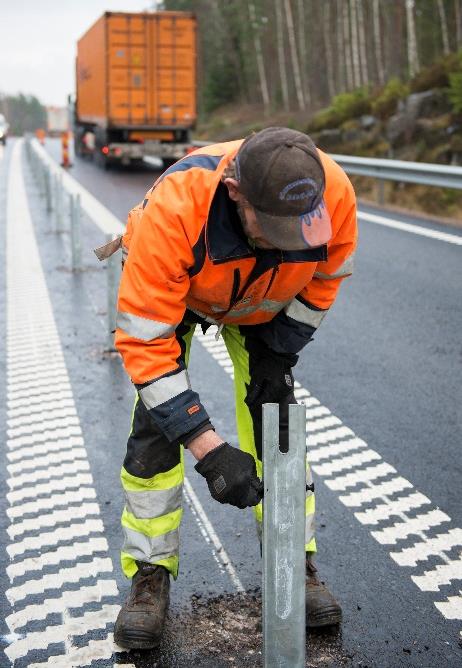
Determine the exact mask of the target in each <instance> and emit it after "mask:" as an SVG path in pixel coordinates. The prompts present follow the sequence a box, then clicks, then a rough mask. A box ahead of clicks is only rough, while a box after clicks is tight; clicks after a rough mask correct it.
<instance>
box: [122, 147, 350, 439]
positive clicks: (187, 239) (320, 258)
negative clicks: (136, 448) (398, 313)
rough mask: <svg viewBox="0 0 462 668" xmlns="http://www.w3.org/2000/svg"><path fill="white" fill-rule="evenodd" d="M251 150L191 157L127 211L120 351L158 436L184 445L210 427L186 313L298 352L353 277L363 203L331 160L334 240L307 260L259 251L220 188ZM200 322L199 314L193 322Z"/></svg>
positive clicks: (208, 151) (327, 162)
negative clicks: (185, 347) (192, 379)
mask: <svg viewBox="0 0 462 668" xmlns="http://www.w3.org/2000/svg"><path fill="white" fill-rule="evenodd" d="M241 143H242V140H239V141H233V142H227V143H223V144H215V145H212V146H207V147H204V148H203V149H199V150H196V151H194V152H193V153H191V154H189V155H188V156H186V157H185V158H183V159H182V160H180V161H179V162H177V163H176V164H174V165H173V166H172V167H170V168H169V169H167V171H166V172H164V174H163V175H162V176H161V177H160V178H159V179H158V180H157V181H156V183H155V184H154V187H153V188H152V190H151V191H150V192H149V193H148V194H147V195H146V199H145V200H144V202H143V203H142V204H140V205H138V207H135V209H133V210H132V211H131V212H130V216H129V224H128V226H127V232H126V234H125V236H124V239H123V246H124V247H125V250H127V247H129V253H128V256H127V259H126V262H125V267H124V271H123V273H122V278H121V283H120V290H119V300H118V314H117V331H116V339H115V341H116V347H117V349H118V350H119V352H120V353H121V355H122V357H123V360H124V365H125V368H126V369H127V372H128V374H129V375H130V377H131V379H132V381H133V382H134V383H135V385H136V386H137V387H138V391H139V394H140V398H141V400H142V401H143V403H144V404H145V406H146V407H147V408H148V410H149V411H150V413H151V415H152V417H153V419H154V421H155V422H156V424H157V426H158V427H159V428H160V429H161V430H162V431H163V433H164V434H165V435H166V436H167V438H169V440H171V441H180V440H181V439H182V438H185V437H186V436H187V435H188V434H190V433H191V432H194V431H195V430H197V429H198V427H199V426H200V425H201V424H203V423H204V421H207V420H208V416H207V413H206V411H205V409H204V407H203V406H202V404H201V403H200V400H199V397H198V395H197V393H196V392H194V391H193V390H192V389H191V386H190V383H189V378H188V374H187V370H186V369H185V368H184V365H183V363H182V361H181V360H180V359H179V358H180V355H181V348H180V344H179V342H178V340H177V338H176V336H175V330H176V328H177V327H178V325H179V324H180V323H181V322H182V320H183V318H184V316H185V313H186V310H188V311H189V312H190V314H191V315H192V314H194V315H193V316H192V317H193V318H196V319H197V320H198V321H206V322H209V323H214V324H218V325H219V324H227V323H231V324H237V325H259V326H258V327H257V328H256V331H258V332H259V335H261V338H262V340H263V341H264V342H265V343H266V345H268V346H269V347H270V348H272V349H273V350H274V351H275V352H280V353H297V352H298V351H299V350H300V349H301V348H302V347H303V346H304V344H305V343H307V342H308V341H309V340H310V338H311V337H312V335H313V332H314V331H315V329H316V328H317V327H318V326H319V324H320V322H321V320H322V318H323V317H324V316H325V314H326V312H327V310H328V309H329V307H330V306H331V305H332V303H333V302H334V300H335V297H336V294H337V291H338V288H339V286H340V283H341V282H342V280H343V279H344V278H345V277H346V276H348V275H350V274H351V272H352V266H353V254H354V249H355V246H356V239H357V224H356V201H355V195H354V191H353V187H352V185H351V183H350V181H349V179H348V177H347V176H346V174H345V173H344V172H343V170H342V169H341V168H340V167H339V166H338V165H337V164H336V163H335V162H334V161H333V160H332V159H331V158H329V157H328V156H327V155H326V154H324V153H322V152H321V151H319V153H320V157H321V160H322V163H323V166H324V170H325V174H326V190H325V193H324V205H325V206H326V207H327V211H328V212H329V215H330V217H331V223H332V238H331V240H330V241H329V242H328V243H327V244H326V245H325V246H321V247H319V248H314V249H308V248H307V249H306V250H302V251H279V250H259V249H253V248H252V247H251V246H250V245H249V243H248V241H247V239H246V237H245V235H244V233H243V230H242V226H241V224H240V220H239V217H238V214H237V209H236V205H235V203H234V202H233V201H232V200H231V199H230V198H229V197H228V193H227V188H226V186H225V185H224V184H223V183H222V182H221V178H222V175H223V172H224V170H225V168H226V166H227V165H228V164H229V163H230V161H231V160H233V158H234V157H235V155H236V153H237V151H238V149H239V147H240V145H241ZM191 312H192V313H191Z"/></svg>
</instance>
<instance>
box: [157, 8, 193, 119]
mask: <svg viewBox="0 0 462 668" xmlns="http://www.w3.org/2000/svg"><path fill="white" fill-rule="evenodd" d="M151 40H152V41H151V44H152V59H151V76H150V89H149V98H150V108H151V110H152V113H153V122H154V123H155V124H156V125H160V126H171V127H182V128H187V127H190V126H192V125H194V122H195V120H196V25H195V20H194V19H193V18H191V17H190V16H181V15H179V14H174V13H172V14H171V15H169V14H162V13H159V14H157V15H156V14H153V15H152V32H151Z"/></svg>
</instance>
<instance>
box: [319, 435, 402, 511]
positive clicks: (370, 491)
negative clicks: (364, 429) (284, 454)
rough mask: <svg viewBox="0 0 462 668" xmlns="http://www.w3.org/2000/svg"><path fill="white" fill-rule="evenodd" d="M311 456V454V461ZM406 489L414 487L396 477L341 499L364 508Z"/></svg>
mask: <svg viewBox="0 0 462 668" xmlns="http://www.w3.org/2000/svg"><path fill="white" fill-rule="evenodd" d="M363 442H364V441H363ZM364 446H365V447H367V444H366V443H364ZM311 456H312V455H311V452H310V459H311ZM404 489H413V487H412V485H411V483H410V482H409V480H406V479H405V478H401V476H396V477H395V478H392V479H391V480H386V481H385V482H380V483H376V484H374V485H373V484H371V485H370V487H366V489H362V490H361V491H360V492H351V493H350V494H345V495H344V496H341V497H340V501H341V502H342V503H343V504H344V505H345V506H362V505H364V504H365V503H370V502H371V501H374V499H381V498H382V497H383V496H391V495H392V494H395V493H396V492H402V491H403V490H404Z"/></svg>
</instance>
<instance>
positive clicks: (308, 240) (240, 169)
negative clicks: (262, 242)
mask: <svg viewBox="0 0 462 668" xmlns="http://www.w3.org/2000/svg"><path fill="white" fill-rule="evenodd" d="M235 164H236V179H237V180H238V181H239V191H240V192H241V193H242V194H243V195H244V197H245V198H246V200H247V201H248V202H249V203H250V204H251V205H252V206H253V208H254V209H255V213H256V217H257V222H258V224H259V226H260V228H261V231H262V233H263V235H264V237H265V239H266V240H267V241H269V242H270V243H271V244H273V246H276V248H280V249H281V250H306V249H307V248H317V247H319V246H322V245H323V244H325V243H327V241H329V239H330V238H331V236H332V227H331V221H330V216H329V213H328V211H327V208H326V206H325V203H324V201H323V194H324V189H325V174H324V168H323V166H322V163H321V158H320V156H319V153H318V150H317V148H316V146H315V145H314V143H313V141H312V140H311V139H310V137H308V135H306V134H304V133H303V132H298V131H297V130H291V129H290V128H278V127H271V128H266V129H265V130H261V131H260V132H257V133H256V134H253V135H250V136H249V137H247V138H246V139H245V140H244V142H243V144H242V145H241V147H240V149H239V151H238V153H237V156H236V163H235Z"/></svg>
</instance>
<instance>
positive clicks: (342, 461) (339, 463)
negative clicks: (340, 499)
mask: <svg viewBox="0 0 462 668" xmlns="http://www.w3.org/2000/svg"><path fill="white" fill-rule="evenodd" d="M377 459H381V457H380V455H379V454H378V453H377V452H373V451H372V450H369V449H364V450H360V452H355V453H354V454H352V455H348V456H341V457H338V458H337V459H334V460H333V461H331V462H328V463H326V464H316V465H315V464H313V465H312V468H313V471H315V473H317V474H318V475H322V476H329V475H333V474H334V473H338V472H339V471H344V470H345V469H351V468H353V467H354V466H361V464H366V463H367V462H371V461H374V460H377Z"/></svg>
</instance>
